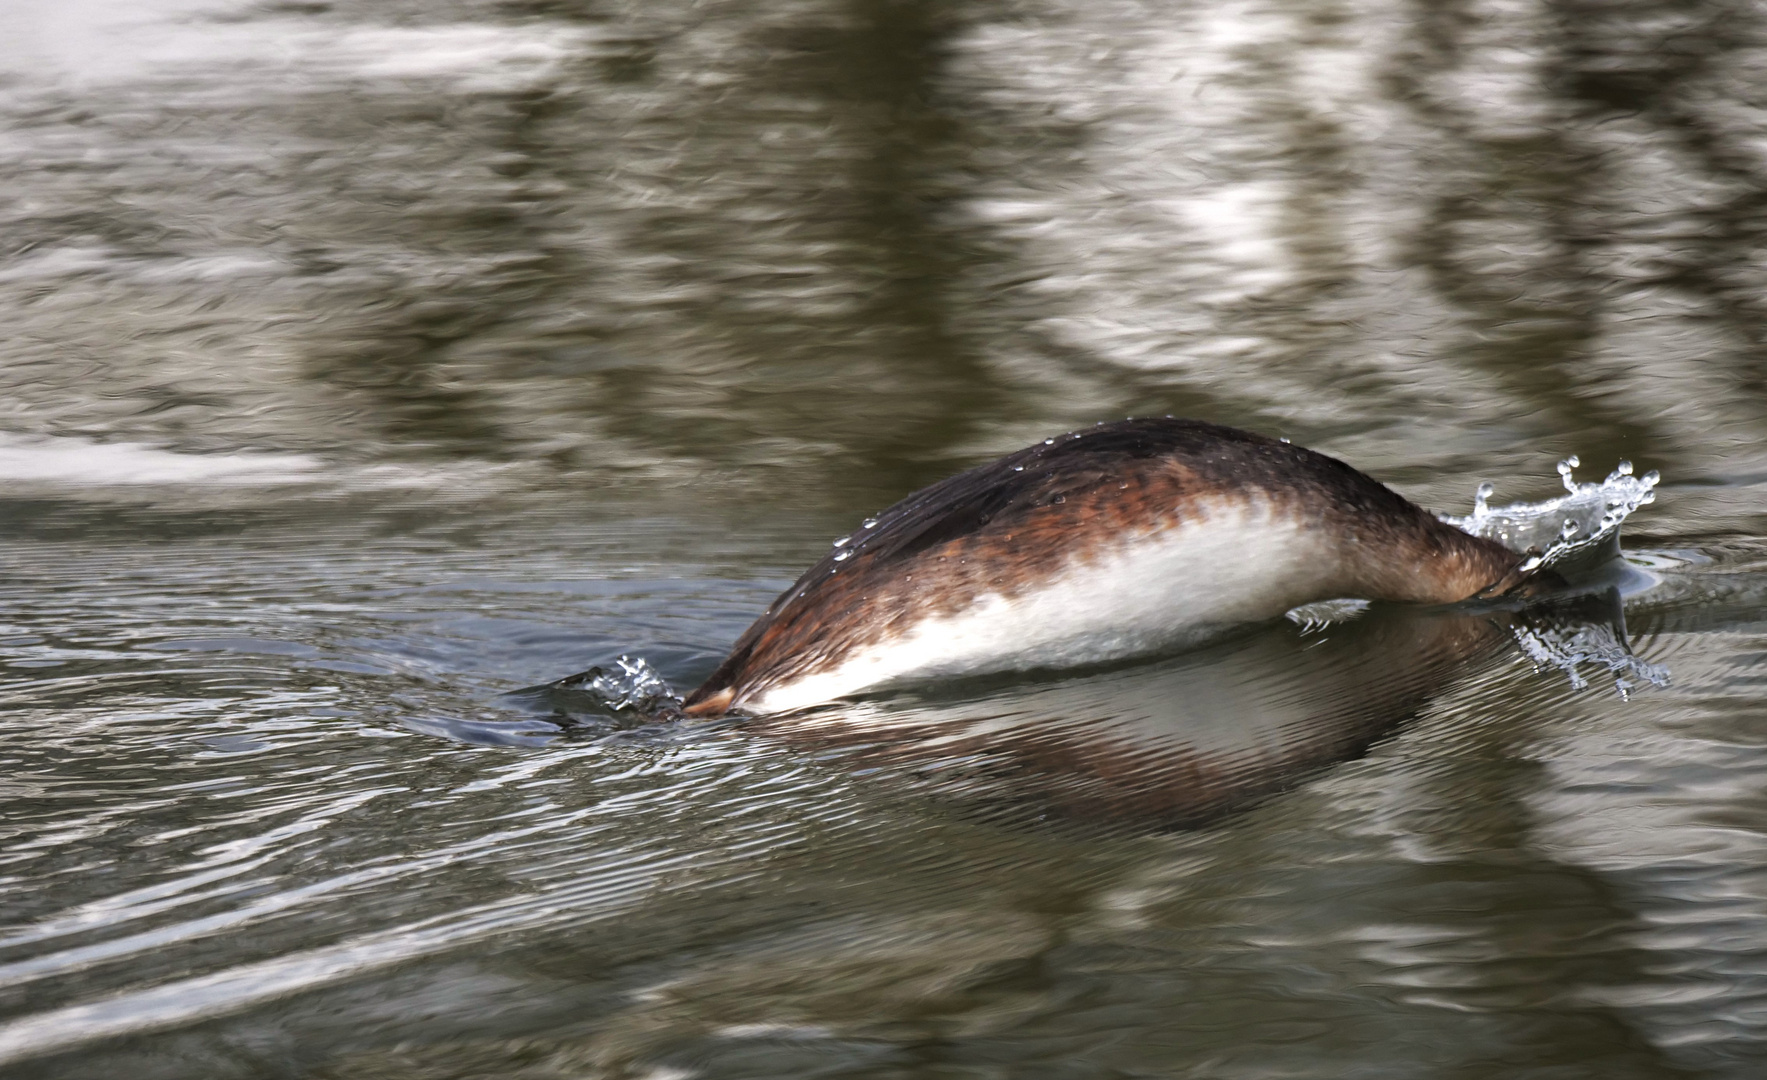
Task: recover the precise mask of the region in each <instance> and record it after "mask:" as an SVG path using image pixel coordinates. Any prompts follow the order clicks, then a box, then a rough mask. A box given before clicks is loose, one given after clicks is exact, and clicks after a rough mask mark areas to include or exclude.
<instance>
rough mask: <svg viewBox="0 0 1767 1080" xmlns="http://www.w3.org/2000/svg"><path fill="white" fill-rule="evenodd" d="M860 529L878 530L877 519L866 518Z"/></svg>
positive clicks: (860, 524)
mask: <svg viewBox="0 0 1767 1080" xmlns="http://www.w3.org/2000/svg"><path fill="white" fill-rule="evenodd" d="M859 527H860V528H861V529H875V528H877V519H876V518H866V519H865V520H864V521H861V522H860V523H859Z"/></svg>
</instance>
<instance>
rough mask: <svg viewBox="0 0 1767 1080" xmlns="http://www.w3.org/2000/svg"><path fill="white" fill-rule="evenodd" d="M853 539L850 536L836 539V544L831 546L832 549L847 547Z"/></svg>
mask: <svg viewBox="0 0 1767 1080" xmlns="http://www.w3.org/2000/svg"><path fill="white" fill-rule="evenodd" d="M852 539H853V538H852V537H850V536H839V537H836V538H835V541H834V543H833V544H831V545H830V546H831V547H845V546H846V545H847V544H848V543H849V542H850V541H851V540H852Z"/></svg>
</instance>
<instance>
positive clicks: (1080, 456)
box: [684, 417, 1529, 716]
mask: <svg viewBox="0 0 1767 1080" xmlns="http://www.w3.org/2000/svg"><path fill="white" fill-rule="evenodd" d="M1522 562H1523V558H1522V556H1521V555H1518V554H1517V553H1515V552H1513V551H1511V550H1509V549H1508V548H1506V547H1504V546H1502V545H1501V544H1498V543H1497V542H1495V541H1493V540H1487V539H1484V538H1481V537H1476V536H1472V535H1470V534H1468V533H1465V532H1462V531H1460V530H1459V529H1456V528H1454V527H1453V526H1452V525H1448V524H1445V523H1444V522H1441V521H1438V520H1437V519H1436V518H1435V516H1434V515H1432V514H1431V513H1429V512H1428V511H1426V510H1424V509H1423V508H1422V507H1419V506H1417V505H1415V504H1414V503H1412V502H1410V501H1409V500H1407V499H1406V498H1404V497H1403V496H1401V495H1399V494H1398V493H1397V492H1395V491H1393V490H1392V489H1390V488H1388V487H1387V486H1386V485H1384V484H1382V483H1380V482H1379V481H1377V480H1375V479H1373V478H1372V477H1369V476H1367V475H1365V474H1363V473H1361V472H1358V471H1357V470H1355V469H1353V468H1351V467H1350V466H1349V465H1346V464H1344V463H1343V462H1341V461H1339V460H1337V459H1336V458H1331V457H1327V456H1326V455H1324V454H1320V453H1316V452H1314V451H1312V450H1307V449H1304V448H1302V447H1299V446H1294V445H1291V444H1289V443H1286V442H1283V441H1280V440H1277V439H1271V438H1266V437H1265V436H1262V435H1256V434H1253V433H1251V432H1248V431H1241V430H1238V429H1236V428H1230V427H1224V426H1221V425H1218V424H1210V423H1204V422H1202V421H1198V420H1181V419H1173V418H1171V417H1165V418H1157V419H1132V420H1124V421H1120V422H1117V423H1112V424H1102V425H1099V426H1098V427H1094V428H1092V429H1090V430H1086V431H1077V432H1071V433H1069V434H1066V435H1061V436H1057V437H1055V438H1052V439H1045V440H1043V441H1042V442H1041V443H1038V444H1036V445H1034V446H1030V447H1027V448H1025V449H1023V450H1020V451H1018V452H1017V453H1013V454H1008V455H1007V456H1006V457H1004V458H1001V459H1000V460H999V461H996V462H993V463H991V464H988V465H982V466H979V467H977V468H974V469H970V470H969V471H967V472H962V473H958V474H957V475H956V476H952V477H949V478H947V479H945V480H941V481H939V482H938V483H936V484H933V485H932V486H930V487H927V488H923V489H921V490H920V491H917V492H915V493H914V494H912V495H910V496H908V497H907V498H905V499H903V500H902V501H901V502H899V503H897V504H895V505H894V506H892V507H890V508H889V509H887V510H885V511H883V512H882V513H880V514H878V515H877V516H876V517H875V518H869V519H867V520H866V521H865V523H864V525H863V526H862V527H861V528H860V529H859V530H858V531H857V532H856V533H854V534H853V535H852V536H850V537H845V538H842V539H841V540H837V541H836V542H835V547H834V550H833V551H831V552H829V554H828V555H826V556H824V557H823V559H822V561H820V562H818V563H817V564H816V565H815V566H812V567H811V568H810V569H809V570H808V571H806V572H805V573H804V576H803V577H801V578H799V579H798V580H797V583H796V584H794V585H793V586H792V587H791V588H790V589H787V590H786V591H785V592H784V593H783V594H782V595H781V596H780V597H779V598H778V599H777V600H775V601H774V602H773V604H772V606H771V607H769V608H768V609H767V611H766V613H765V614H763V615H762V616H761V617H760V618H759V619H757V620H755V623H754V625H752V626H750V627H749V628H748V630H746V631H745V632H744V633H743V634H742V636H741V637H740V638H738V639H737V641H736V644H735V645H734V646H733V647H732V648H731V651H730V655H729V656H728V657H726V658H725V660H724V662H723V663H722V664H721V665H719V667H718V669H717V670H716V671H714V672H713V673H712V675H711V677H710V678H708V679H707V680H706V681H705V683H704V684H702V685H701V686H700V687H699V688H698V689H696V690H695V691H694V692H693V693H692V694H690V695H688V697H687V699H686V701H685V703H684V707H685V711H686V712H687V713H689V714H691V715H696V716H715V715H719V714H721V713H724V712H727V711H740V712H745V713H751V714H766V713H778V712H786V711H791V710H796V709H801V708H805V707H808V706H811V705H819V704H823V703H825V702H829V701H833V700H836V699H839V698H843V697H848V696H850V695H853V694H857V693H860V692H863V691H868V690H875V689H879V688H883V687H886V686H889V685H892V684H900V683H904V682H911V681H918V680H925V679H932V678H938V677H944V676H954V675H967V674H979V673H983V672H996V671H1017V670H1032V669H1040V668H1064V667H1074V666H1078V665H1084V664H1092V663H1098V662H1101V661H1107V660H1114V659H1119V658H1123V657H1129V656H1135V655H1139V654H1143V653H1148V652H1152V651H1155V650H1159V649H1164V648H1171V647H1175V646H1183V645H1188V644H1192V643H1198V642H1201V641H1204V640H1207V639H1210V638H1213V637H1216V636H1218V635H1220V634H1221V633H1222V632H1223V631H1224V630H1226V629H1229V628H1231V627H1234V626H1238V625H1243V624H1246V623H1254V622H1261V621H1264V620H1268V619H1273V618H1277V617H1280V616H1281V615H1282V614H1283V613H1284V612H1286V611H1288V610H1290V609H1291V608H1294V607H1298V606H1300V605H1302V604H1306V603H1311V602H1314V601H1318V600H1327V599H1333V598H1337V597H1357V598H1362V599H1367V600H1390V601H1400V602H1408V603H1423V604H1443V603H1453V602H1456V601H1460V600H1466V599H1469V598H1472V597H1475V596H1488V595H1495V594H1500V593H1504V592H1508V591H1511V590H1513V589H1515V588H1517V587H1519V586H1522V585H1523V584H1525V583H1526V582H1527V581H1528V580H1529V575H1528V574H1527V573H1526V572H1525V571H1523V570H1522V569H1521V567H1522Z"/></svg>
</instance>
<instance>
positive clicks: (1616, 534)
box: [1441, 454, 1661, 570]
mask: <svg viewBox="0 0 1767 1080" xmlns="http://www.w3.org/2000/svg"><path fill="white" fill-rule="evenodd" d="M1581 464H1582V462H1581V461H1580V460H1578V458H1577V456H1576V455H1575V454H1572V455H1571V456H1570V457H1568V458H1565V459H1564V460H1563V461H1561V462H1559V463H1558V475H1559V479H1560V480H1561V481H1563V483H1564V486H1565V492H1566V493H1565V494H1563V495H1560V496H1559V497H1558V498H1556V499H1547V500H1546V501H1544V502H1537V503H1511V504H1509V505H1508V506H1499V507H1493V506H1491V505H1490V499H1491V495H1492V494H1493V493H1494V492H1495V490H1496V488H1495V487H1494V486H1493V485H1492V484H1490V483H1489V482H1486V483H1483V484H1480V485H1479V487H1478V491H1476V492H1475V493H1474V495H1473V510H1472V513H1471V514H1469V515H1467V516H1466V517H1453V516H1450V515H1446V514H1444V515H1441V518H1442V520H1443V521H1445V522H1447V523H1448V524H1450V525H1453V526H1454V527H1455V528H1457V529H1460V530H1462V531H1464V532H1469V533H1471V534H1473V535H1474V536H1483V537H1486V538H1488V539H1491V540H1495V541H1497V542H1498V543H1500V544H1502V545H1503V546H1505V547H1507V548H1509V549H1510V550H1512V551H1518V552H1523V553H1526V554H1527V555H1528V559H1527V561H1526V562H1524V563H1523V564H1522V569H1523V570H1534V569H1538V568H1540V567H1543V566H1554V567H1558V566H1563V565H1564V564H1565V563H1568V562H1572V561H1574V560H1577V559H1579V558H1581V557H1583V556H1585V555H1595V554H1601V555H1603V556H1605V557H1614V556H1618V555H1619V540H1620V524H1621V522H1623V521H1625V520H1626V518H1628V517H1629V516H1631V514H1632V513H1633V511H1635V510H1637V509H1638V508H1639V507H1640V506H1643V505H1645V504H1646V503H1649V502H1654V501H1655V500H1656V497H1657V496H1656V490H1655V489H1656V486H1657V483H1658V481H1659V480H1661V477H1660V476H1658V474H1657V472H1656V470H1654V469H1653V470H1651V471H1650V472H1647V473H1645V474H1644V475H1643V476H1633V475H1632V463H1631V462H1630V461H1622V462H1620V463H1619V465H1618V466H1617V467H1615V469H1614V471H1613V472H1611V473H1609V474H1608V477H1607V479H1606V480H1603V481H1602V482H1601V483H1599V484H1579V483H1577V482H1576V480H1575V479H1573V477H1572V475H1571V474H1572V472H1573V471H1574V470H1575V469H1576V468H1577V467H1578V466H1580V465H1581Z"/></svg>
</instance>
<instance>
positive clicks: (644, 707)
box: [548, 655, 681, 716]
mask: <svg viewBox="0 0 1767 1080" xmlns="http://www.w3.org/2000/svg"><path fill="white" fill-rule="evenodd" d="M548 689H557V690H566V691H575V692H576V693H579V694H584V695H587V696H588V698H589V699H590V701H591V703H592V704H593V705H594V706H595V711H597V712H607V713H639V714H642V715H645V716H667V715H672V714H674V713H677V712H679V711H680V709H681V695H680V694H677V693H676V692H675V690H674V688H673V687H671V686H670V685H669V681H668V680H667V679H665V678H663V676H662V674H661V673H660V672H658V671H657V669H656V668H654V667H651V666H650V662H649V661H648V660H645V659H644V658H643V657H641V656H626V655H621V656H620V657H618V658H617V659H616V660H614V662H613V669H612V670H608V669H607V668H603V667H600V666H596V667H592V668H590V669H589V670H588V671H584V672H579V673H578V674H576V675H571V676H568V677H566V678H563V679H560V680H558V681H557V682H555V683H551V684H549V686H548Z"/></svg>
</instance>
